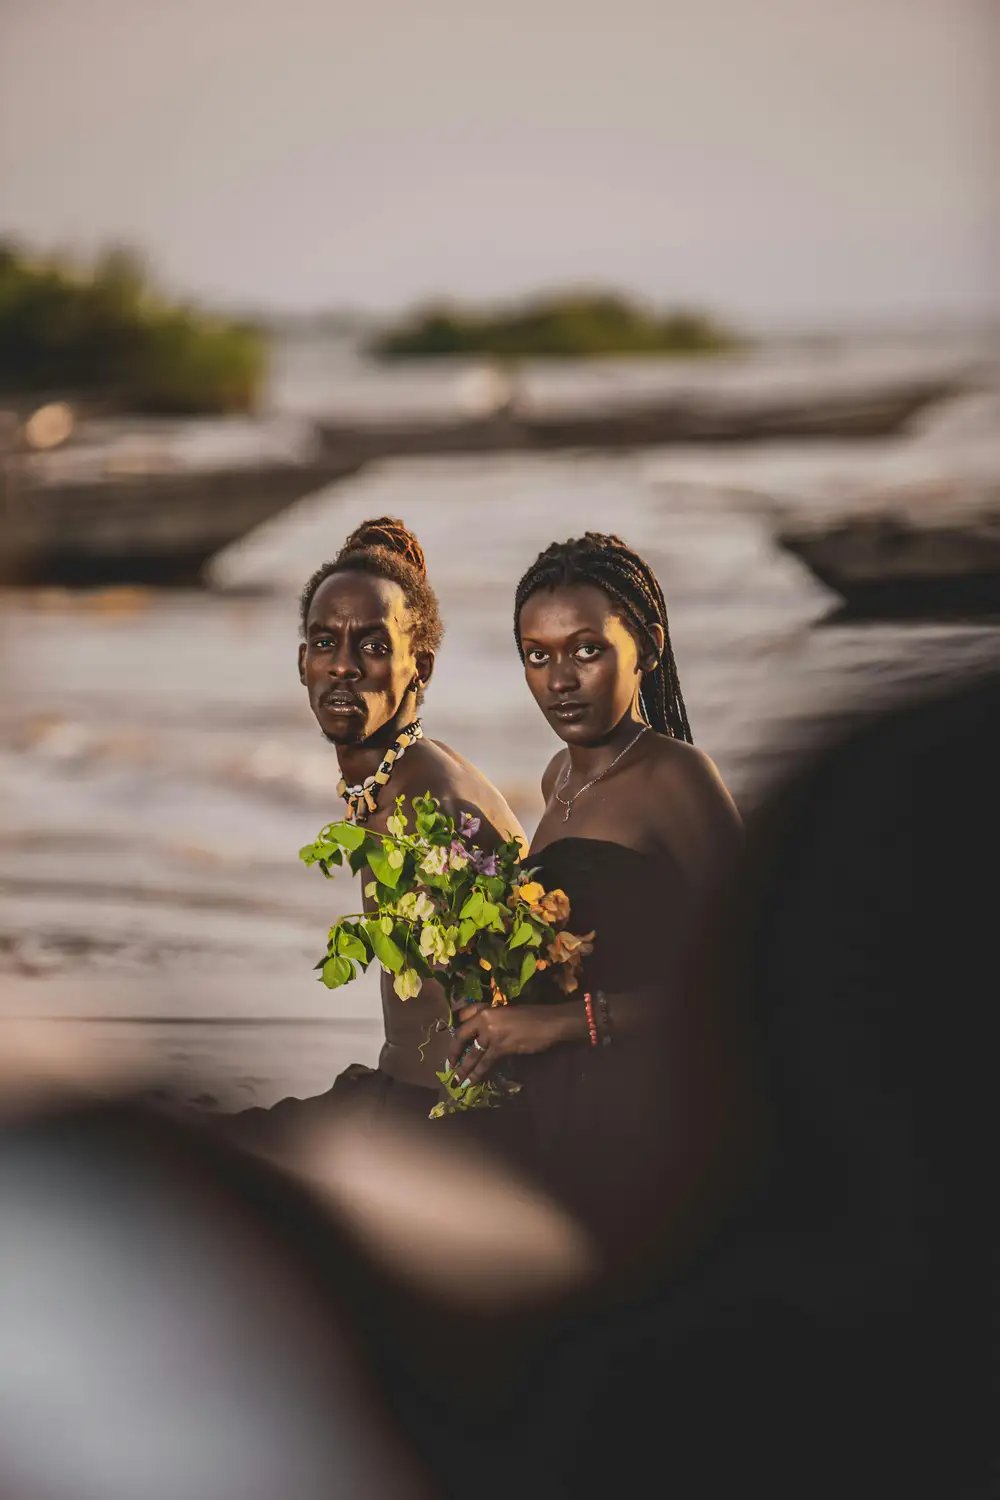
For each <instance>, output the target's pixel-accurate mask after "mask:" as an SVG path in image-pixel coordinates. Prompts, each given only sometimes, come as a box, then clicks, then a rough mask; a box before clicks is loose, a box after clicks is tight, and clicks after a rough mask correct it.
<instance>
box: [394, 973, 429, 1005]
mask: <svg viewBox="0 0 1000 1500" xmlns="http://www.w3.org/2000/svg"><path fill="white" fill-rule="evenodd" d="M422 985H423V980H422V979H421V978H420V975H419V974H418V973H417V971H416V969H401V970H400V972H399V973H398V974H397V975H396V977H395V979H394V980H393V981H392V987H393V989H394V990H395V991H396V994H397V995H398V996H399V998H400V1000H412V999H413V998H414V997H415V996H416V995H419V994H420V990H421V987H422Z"/></svg>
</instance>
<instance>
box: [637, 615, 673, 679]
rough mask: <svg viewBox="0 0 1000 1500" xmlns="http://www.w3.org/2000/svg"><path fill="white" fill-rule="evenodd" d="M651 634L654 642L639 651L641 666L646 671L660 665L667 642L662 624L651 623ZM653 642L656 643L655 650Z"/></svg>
mask: <svg viewBox="0 0 1000 1500" xmlns="http://www.w3.org/2000/svg"><path fill="white" fill-rule="evenodd" d="M649 634H650V636H651V637H652V642H650V644H648V645H647V646H646V648H645V650H643V651H640V652H639V666H640V668H641V670H642V671H643V672H644V673H645V672H652V670H653V668H654V667H656V666H659V664H660V662H661V661H662V660H663V648H664V646H665V645H666V643H667V637H666V635H665V634H664V631H663V626H662V625H659V624H657V625H650V627H649ZM653 643H655V650H654V648H653Z"/></svg>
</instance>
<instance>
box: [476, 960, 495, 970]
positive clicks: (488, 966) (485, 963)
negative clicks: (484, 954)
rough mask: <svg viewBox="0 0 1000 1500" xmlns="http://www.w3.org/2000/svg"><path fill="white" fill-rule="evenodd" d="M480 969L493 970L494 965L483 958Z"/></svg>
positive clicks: (480, 961)
mask: <svg viewBox="0 0 1000 1500" xmlns="http://www.w3.org/2000/svg"><path fill="white" fill-rule="evenodd" d="M479 967H480V968H481V969H492V967H493V965H492V964H491V963H490V962H489V961H488V960H487V959H485V958H481V959H480V960H479Z"/></svg>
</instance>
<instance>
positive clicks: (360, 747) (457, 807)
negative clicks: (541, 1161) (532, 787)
mask: <svg viewBox="0 0 1000 1500" xmlns="http://www.w3.org/2000/svg"><path fill="white" fill-rule="evenodd" d="M301 625H302V642H301V644H300V646H299V660H298V668H299V679H300V681H301V682H302V685H303V686H304V687H305V689H306V691H307V693H308V695H309V705H310V707H311V709H312V711H313V714H314V716H315V718H316V722H317V723H318V725H319V727H320V730H321V731H322V733H323V734H324V736H325V737H326V739H327V740H329V741H330V743H331V744H332V745H333V746H334V748H335V750H336V752H337V760H338V762H339V766H340V780H339V783H338V785H337V790H338V792H339V793H340V795H341V797H343V799H344V801H345V803H346V804H347V814H348V816H349V817H351V818H355V819H357V820H358V821H359V822H363V823H365V824H367V825H368V826H369V827H370V828H371V829H372V830H373V831H375V832H385V830H386V823H387V819H388V818H389V817H390V815H391V814H392V812H393V809H394V804H395V800H396V798H397V797H398V796H400V795H402V796H403V797H404V798H405V799H407V801H409V800H411V799H412V798H413V797H415V796H416V797H422V796H424V795H425V794H428V793H429V794H430V796H432V797H436V798H437V799H438V801H439V802H440V804H441V806H442V807H443V808H444V810H445V811H446V812H448V813H450V814H451V815H452V816H453V817H454V818H455V820H456V822H457V821H458V819H459V817H460V816H461V815H463V814H465V815H467V816H468V817H470V818H475V819H477V820H478V821H479V825H480V827H479V832H478V835H477V843H478V844H479V845H481V846H482V847H483V848H486V849H488V848H490V847H491V846H495V845H496V844H497V843H499V842H500V841H501V840H502V839H510V838H517V839H519V840H522V842H524V843H526V840H525V839H524V835H523V832H522V830H521V827H520V824H519V823H518V821H517V819H516V817H515V816H514V814H513V812H512V811H511V809H510V808H509V807H508V805H507V803H506V801H505V800H504V798H503V797H502V796H501V795H500V793H499V792H498V791H497V789H496V787H494V786H493V785H492V784H491V783H490V782H489V781H487V779H486V777H485V776H483V775H482V773H481V772H480V771H478V770H477V769H476V767H475V766H473V765H471V764H470V763H469V762H468V761H467V760H465V759H464V758H463V757H462V756H460V755H459V754H457V752H456V751H454V750H452V749H450V748H449V747H448V746H447V745H443V744H441V743H440V742H439V741H436V740H431V739H427V738H425V737H424V732H423V728H422V725H421V721H420V713H419V710H420V704H421V702H422V700H423V695H424V689H425V688H426V686H427V684H428V682H429V681H430V677H431V673H432V671H433V669H434V656H435V652H436V650H437V648H438V646H439V645H440V642H441V637H442V634H443V627H442V623H441V615H440V611H439V608H438V601H437V596H436V595H435V593H434V590H433V589H432V588H431V585H430V583H429V581H428V578H427V569H426V566H425V563H424V554H423V549H422V548H421V546H420V544H419V542H418V541H417V539H416V537H415V536H414V535H413V533H412V532H410V531H408V530H407V528H406V527H405V526H404V525H403V523H402V522H401V521H398V520H395V519H394V518H392V517H390V516H381V517H379V518H378V519H376V520H371V521H365V522H364V523H363V524H362V525H361V526H359V527H358V529H357V530H356V531H354V532H353V533H352V534H351V535H350V536H349V537H348V538H347V541H346V542H345V543H344V545H343V547H341V549H340V551H339V552H338V553H337V556H336V557H335V558H334V559H333V560H332V561H331V562H327V563H324V564H323V566H322V567H321V568H318V569H317V571H316V572H315V573H314V574H313V575H312V577H311V578H310V579H309V581H308V583H307V584H306V586H305V589H304V590H303V593H302V600H301ZM382 1009H383V1017H384V1021H385V1045H384V1046H383V1048H382V1052H381V1056H380V1058H379V1066H378V1068H376V1069H372V1068H367V1067H364V1066H362V1065H360V1064H354V1065H352V1067H350V1068H349V1069H348V1070H347V1072H346V1073H345V1074H343V1075H341V1077H340V1078H339V1079H338V1080H337V1083H336V1084H335V1086H334V1088H333V1090H331V1092H330V1095H322V1096H321V1097H320V1099H318V1100H307V1101H305V1103H304V1104H303V1102H302V1101H300V1100H294V1099H291V1100H284V1101H282V1103H281V1104H278V1105H276V1106H275V1107H274V1108H273V1109H271V1110H260V1109H255V1110H247V1111H244V1112H243V1113H242V1114H241V1115H239V1116H237V1117H236V1118H237V1121H238V1128H239V1130H240V1133H241V1135H242V1136H243V1137H244V1138H249V1137H250V1136H252V1134H253V1133H254V1132H255V1131H256V1132H258V1133H259V1134H260V1135H262V1136H264V1137H265V1138H266V1139H268V1140H269V1139H271V1138H272V1136H274V1135H275V1134H279V1133H280V1132H281V1131H283V1130H284V1128H285V1127H286V1126H288V1127H290V1128H291V1129H294V1128H295V1127H296V1126H297V1125H298V1124H299V1123H301V1121H302V1110H303V1108H307V1109H310V1113H311V1112H312V1111H311V1108H310V1107H311V1106H315V1105H317V1104H318V1105H322V1104H323V1101H324V1100H328V1099H330V1100H332V1099H334V1098H336V1100H338V1101H339V1100H342V1101H344V1102H352V1103H354V1104H356V1105H357V1104H361V1105H366V1104H367V1105H370V1106H371V1107H372V1108H374V1109H377V1110H381V1109H382V1108H383V1107H389V1108H393V1109H397V1110H402V1111H404V1112H405V1113H406V1114H407V1115H408V1116H410V1115H412V1116H413V1117H415V1118H416V1117H419V1118H422V1119H426V1117H427V1113H428V1111H429V1109H430V1108H431V1106H432V1105H433V1104H434V1103H435V1102H436V1100H437V1098H438V1096H439V1089H438V1084H437V1079H436V1076H435V1073H436V1070H437V1069H439V1068H441V1067H442V1066H443V1063H444V1052H445V1048H446V1045H447V1038H446V1036H445V1035H444V1033H443V1031H440V1030H438V1031H436V1030H435V1026H436V1023H437V1022H438V1021H439V1020H440V1019H441V1018H443V1017H444V1016H445V1015H446V1014H447V1007H446V1004H445V1001H444V996H443V993H442V991H441V989H440V986H439V985H437V984H435V983H433V982H431V981H427V982H425V984H424V986H423V988H422V989H421V992H420V994H419V995H418V996H417V997H416V998H411V999H410V1000H408V1001H407V1002H406V1003H405V1004H404V1003H403V1002H402V1001H401V1000H400V999H399V998H398V997H397V995H396V994H395V992H394V991H393V988H392V985H391V983H390V978H389V976H388V975H383V976H382Z"/></svg>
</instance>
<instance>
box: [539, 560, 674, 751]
mask: <svg viewBox="0 0 1000 1500" xmlns="http://www.w3.org/2000/svg"><path fill="white" fill-rule="evenodd" d="M573 583H589V584H592V585H593V586H594V587H596V588H599V589H603V590H604V592H605V593H606V594H607V596H608V598H609V599H611V600H612V601H613V603H614V604H616V605H617V606H618V609H619V610H620V612H621V614H622V615H623V616H624V618H625V621H626V623H627V624H629V625H630V626H631V627H632V629H633V630H635V631H636V633H637V634H638V636H639V639H640V640H645V641H648V642H649V643H650V644H651V645H653V646H654V647H656V650H657V656H658V660H657V663H656V666H655V667H654V668H653V669H652V671H650V672H647V673H646V674H645V676H644V677H643V679H642V687H641V688H640V691H639V701H640V704H641V705H642V712H643V714H644V716H645V719H646V722H647V723H648V724H649V726H650V728H652V729H655V730H656V731H657V732H658V733H659V734H669V735H672V736H673V738H674V739H675V740H686V741H687V743H688V744H689V745H690V744H692V743H693V741H692V738H691V726H690V724H689V723H688V716H687V709H686V708H685V707H684V699H683V697H682V696H681V685H680V682H679V680H678V677H677V663H676V662H675V661H674V653H673V648H672V646H671V644H670V628H669V625H668V623H667V605H666V601H665V600H664V597H663V590H662V589H661V588H660V585H659V583H658V582H657V579H656V574H655V573H654V572H653V570H652V568H651V567H650V566H649V563H647V562H646V561H645V560H644V559H643V558H641V557H640V556H639V554H638V553H637V552H633V551H632V549H631V547H627V546H626V545H625V543H624V542H623V541H622V539H621V537H617V536H605V535H604V533H603V532H600V531H588V532H586V534H585V535H584V536H581V537H571V538H570V540H569V541H568V542H553V543H552V546H551V547H546V549H545V551H544V552H540V553H539V554H538V556H537V557H536V558H535V561H534V562H533V563H532V564H531V567H530V568H529V569H528V571H527V572H526V573H525V575H524V577H523V578H522V579H521V581H520V583H519V584H518V586H517V592H516V594H515V595H514V640H515V641H516V642H517V649H518V653H519V654H520V657H521V660H522V662H523V661H524V647H523V646H522V645H521V610H522V608H523V606H524V603H525V600H526V599H530V597H531V595H532V594H537V593H538V591H539V589H555V588H560V587H563V586H564V585H566V584H573ZM653 625H659V626H661V627H662V629H663V650H662V651H660V650H659V647H658V646H657V643H656V641H655V640H654V638H653V634H652V630H651V626H653Z"/></svg>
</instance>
